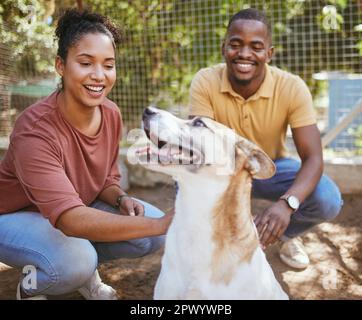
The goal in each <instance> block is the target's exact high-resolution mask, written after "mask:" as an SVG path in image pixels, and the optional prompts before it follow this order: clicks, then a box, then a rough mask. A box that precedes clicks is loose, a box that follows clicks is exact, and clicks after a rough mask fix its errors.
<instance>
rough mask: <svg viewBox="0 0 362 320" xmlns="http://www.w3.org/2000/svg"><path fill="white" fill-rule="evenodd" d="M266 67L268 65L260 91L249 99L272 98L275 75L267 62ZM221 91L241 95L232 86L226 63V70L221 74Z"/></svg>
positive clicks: (236, 95) (235, 95)
mask: <svg viewBox="0 0 362 320" xmlns="http://www.w3.org/2000/svg"><path fill="white" fill-rule="evenodd" d="M265 67H266V73H265V78H264V80H263V82H262V84H261V86H260V87H259V89H258V91H256V92H255V93H254V94H253V95H252V96H251V97H249V99H248V100H255V99H258V98H260V97H263V98H270V97H271V96H272V95H273V91H274V77H273V75H272V73H271V70H270V67H269V65H267V64H266V65H265ZM220 92H222V93H230V94H231V95H232V96H234V97H240V95H239V94H237V93H236V92H235V91H234V90H233V88H232V87H231V83H230V81H229V78H228V75H227V66H226V64H225V67H224V70H223V72H222V76H221V84H220Z"/></svg>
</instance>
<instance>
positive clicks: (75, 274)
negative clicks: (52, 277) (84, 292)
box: [47, 238, 98, 294]
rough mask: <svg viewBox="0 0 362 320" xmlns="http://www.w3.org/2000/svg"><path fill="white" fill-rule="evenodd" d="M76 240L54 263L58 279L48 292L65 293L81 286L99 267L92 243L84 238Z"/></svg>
mask: <svg viewBox="0 0 362 320" xmlns="http://www.w3.org/2000/svg"><path fill="white" fill-rule="evenodd" d="M73 239H74V238H73ZM74 240H75V241H74V242H75V243H74V244H73V246H71V247H67V250H65V251H63V252H62V254H61V259H57V261H56V262H55V263H54V264H53V269H54V270H55V273H56V275H57V277H56V278H57V281H56V283H54V284H53V286H52V287H50V288H49V289H48V290H47V293H48V294H64V293H68V292H71V291H74V290H76V289H78V288H80V287H81V286H82V285H83V284H84V283H85V282H86V281H87V280H89V279H90V278H91V276H92V275H93V273H94V272H95V270H96V268H97V264H98V257H97V252H96V250H95V249H94V247H93V246H92V245H91V243H90V242H89V241H87V240H84V239H74Z"/></svg>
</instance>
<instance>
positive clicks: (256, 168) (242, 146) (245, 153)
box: [235, 138, 275, 179]
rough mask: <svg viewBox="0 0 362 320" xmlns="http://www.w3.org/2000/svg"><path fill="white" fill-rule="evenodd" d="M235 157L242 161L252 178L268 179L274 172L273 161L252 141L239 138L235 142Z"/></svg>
mask: <svg viewBox="0 0 362 320" xmlns="http://www.w3.org/2000/svg"><path fill="white" fill-rule="evenodd" d="M235 153H236V157H237V158H238V157H239V159H240V160H241V161H243V162H244V168H245V169H246V170H248V171H249V172H250V174H251V175H252V176H253V178H254V179H268V178H271V177H272V176H273V175H274V173H275V165H274V162H273V161H272V160H271V159H270V158H269V156H268V155H267V154H266V153H265V152H264V151H263V150H261V149H260V148H259V147H258V146H256V145H255V144H253V143H252V142H250V141H248V140H246V139H244V138H240V139H239V141H238V142H237V143H236V150H235Z"/></svg>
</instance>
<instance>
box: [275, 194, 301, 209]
mask: <svg viewBox="0 0 362 320" xmlns="http://www.w3.org/2000/svg"><path fill="white" fill-rule="evenodd" d="M279 199H281V200H285V201H286V202H287V204H288V206H289V207H290V208H292V209H293V211H297V210H298V209H299V205H300V202H299V199H298V198H297V197H296V196H292V195H289V194H284V195H282V196H281V197H280V198H279Z"/></svg>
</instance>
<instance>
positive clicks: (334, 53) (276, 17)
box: [0, 0, 362, 153]
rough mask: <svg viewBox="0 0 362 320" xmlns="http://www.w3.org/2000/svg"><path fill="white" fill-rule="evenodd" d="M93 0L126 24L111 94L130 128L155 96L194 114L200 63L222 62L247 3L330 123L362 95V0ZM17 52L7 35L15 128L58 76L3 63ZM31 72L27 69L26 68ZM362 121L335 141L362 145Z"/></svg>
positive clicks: (326, 126) (2, 80) (326, 125)
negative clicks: (191, 97) (263, 18)
mask: <svg viewBox="0 0 362 320" xmlns="http://www.w3.org/2000/svg"><path fill="white" fill-rule="evenodd" d="M84 6H85V7H88V8H89V9H91V10H93V11H97V12H100V13H102V14H105V15H107V16H108V17H110V18H111V19H112V20H114V21H115V22H117V23H118V24H119V25H120V26H121V27H122V29H123V35H124V36H123V41H122V43H121V45H120V47H119V49H118V52H117V74H118V77H117V79H118V80H117V83H116V85H115V87H114V89H113V91H112V93H111V95H110V98H111V99H112V100H114V101H115V102H116V103H117V104H118V105H119V107H120V108H121V111H122V114H123V119H124V123H125V132H127V131H129V130H130V129H132V128H135V127H139V126H140V121H141V113H142V110H143V108H144V107H145V106H147V105H149V104H152V103H155V104H157V105H158V106H160V107H164V108H169V109H171V110H172V111H173V112H175V113H178V114H179V115H180V116H185V114H186V113H187V99H188V89H189V85H190V83H191V80H192V77H193V75H194V74H195V73H196V72H197V71H198V70H199V69H200V68H203V67H207V66H210V65H212V64H216V63H219V62H222V56H221V44H222V40H223V37H224V34H225V29H226V26H227V23H228V20H229V18H230V17H231V15H232V14H233V13H235V12H237V11H238V10H240V9H242V8H247V7H255V8H258V9H262V10H265V12H266V13H267V14H268V16H269V18H270V20H271V23H272V26H273V45H274V46H275V48H276V53H275V56H274V58H273V60H272V64H274V65H276V66H278V67H281V68H282V69H285V70H288V71H290V72H293V73H296V74H298V75H300V76H301V77H302V78H303V79H304V80H305V81H306V82H307V84H308V86H309V88H310V90H311V92H312V94H313V97H314V102H315V108H316V111H317V115H318V117H319V127H320V129H321V131H322V132H325V131H327V130H330V129H331V128H332V127H333V126H335V125H336V124H337V123H338V121H339V120H340V119H341V118H342V117H343V116H344V115H346V114H348V112H349V111H350V110H351V109H352V108H353V106H354V104H355V103H357V101H358V100H359V99H360V98H361V97H362V76H361V74H362V62H361V57H362V41H361V38H362V37H361V36H362V1H361V0H357V1H347V0H336V1H318V0H314V1H307V0H305V1H298V0H289V1H283V0H271V1H231V0H208V1H199V0H184V1H166V0H159V1H155V0H144V1H140V0H135V1H107V0H106V1H100V0H93V1H84ZM54 17H56V12H55V14H54ZM54 20H55V19H54ZM44 50H48V51H50V50H54V48H53V49H51V48H44ZM12 52H13V50H12V48H9V47H8V46H7V45H6V44H4V43H0V55H1V59H0V60H1V62H0V65H1V71H0V95H1V97H0V99H1V100H0V101H1V106H0V112H1V117H0V118H1V119H0V127H1V132H2V133H3V134H6V133H8V131H9V128H8V129H6V130H5V126H8V127H9V126H10V127H11V125H12V124H13V121H14V119H15V117H16V115H17V114H18V113H19V111H21V110H23V109H24V108H25V107H26V106H27V104H28V103H29V102H32V101H33V100H36V99H38V98H39V96H41V95H42V94H45V93H46V92H47V90H46V88H52V87H54V86H55V82H54V80H53V79H54V76H53V74H52V73H49V72H48V73H47V75H46V77H43V79H42V78H41V76H39V75H37V76H34V75H32V74H31V73H29V72H27V73H24V72H17V71H16V70H12V71H11V70H10V69H11V68H10V69H9V67H7V68H3V65H2V64H1V63H2V62H3V61H6V60H8V59H9V60H12V59H13V58H12ZM4 57H5V59H4ZM6 57H8V58H6ZM22 67H23V68H26V64H22ZM22 74H26V76H25V77H24V76H23V77H22V78H20V77H19V75H22ZM14 75H16V76H14ZM24 80H27V81H26V82H24ZM40 80H42V81H43V82H41V81H40ZM9 83H11V84H12V85H11V88H9V86H8V84H9ZM21 83H23V84H24V83H25V87H28V90H25V88H24V86H23V87H22V86H21ZM31 86H33V87H31ZM29 87H30V89H29ZM32 88H33V90H31V89H32ZM41 88H43V90H42V89H41ZM336 88H337V89H336ZM49 90H50V89H49ZM29 91H32V94H30V93H31V92H29ZM6 99H9V101H7V100H6ZM9 103H10V107H6V104H9ZM6 119H7V120H6ZM361 126H362V116H356V118H355V120H354V121H353V122H352V123H351V124H350V125H349V126H348V127H347V128H346V129H344V130H343V132H342V133H341V134H339V135H338V136H337V138H336V139H335V140H334V141H333V143H332V144H331V146H332V147H333V148H334V149H335V150H349V151H352V152H354V153H361V146H359V141H362V130H361V129H359V128H360V127H361Z"/></svg>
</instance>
